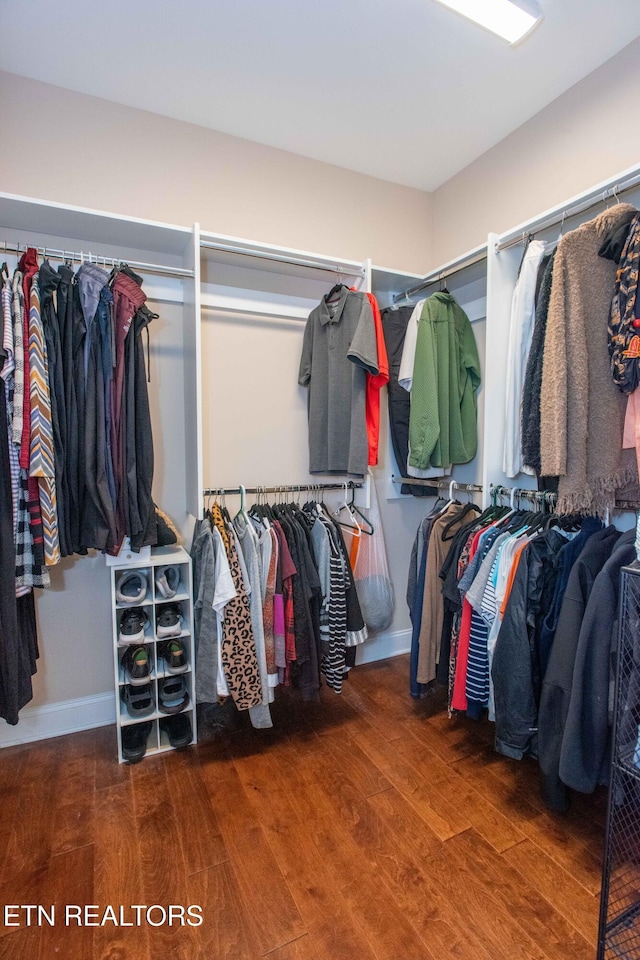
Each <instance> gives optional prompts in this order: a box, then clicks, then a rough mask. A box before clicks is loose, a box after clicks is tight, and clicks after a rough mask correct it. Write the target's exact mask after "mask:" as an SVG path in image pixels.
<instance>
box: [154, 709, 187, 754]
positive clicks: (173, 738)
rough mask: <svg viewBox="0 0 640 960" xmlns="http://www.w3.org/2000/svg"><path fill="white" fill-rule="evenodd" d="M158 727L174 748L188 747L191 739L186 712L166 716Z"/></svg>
mask: <svg viewBox="0 0 640 960" xmlns="http://www.w3.org/2000/svg"><path fill="white" fill-rule="evenodd" d="M160 729H161V730H164V732H165V733H166V735H167V736H168V737H169V743H170V744H171V746H172V747H174V748H175V749H176V750H180V749H182V748H183V747H188V746H189V744H190V743H191V741H192V740H193V729H192V727H191V720H190V719H189V717H188V716H187V714H186V713H179V714H177V716H175V717H167V718H166V719H164V720H161V721H160Z"/></svg>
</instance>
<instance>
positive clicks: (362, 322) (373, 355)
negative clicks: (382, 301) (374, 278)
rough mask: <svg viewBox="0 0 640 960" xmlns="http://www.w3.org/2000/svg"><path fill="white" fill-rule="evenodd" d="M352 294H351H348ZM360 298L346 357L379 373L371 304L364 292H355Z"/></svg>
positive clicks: (367, 369) (373, 372)
mask: <svg viewBox="0 0 640 960" xmlns="http://www.w3.org/2000/svg"><path fill="white" fill-rule="evenodd" d="M350 296H353V294H350ZM356 296H358V297H360V298H361V305H360V316H359V317H358V325H357V327H356V332H355V333H354V335H353V339H352V341H351V346H350V347H349V349H348V351H347V357H348V358H349V360H351V362H352V363H355V364H357V365H358V366H359V367H364V369H365V370H366V371H367V372H368V373H371V374H373V375H374V376H375V375H376V374H378V373H379V368H378V342H377V340H376V328H375V324H374V322H373V310H372V309H371V304H370V303H369V300H368V299H367V297H366V295H364V294H356Z"/></svg>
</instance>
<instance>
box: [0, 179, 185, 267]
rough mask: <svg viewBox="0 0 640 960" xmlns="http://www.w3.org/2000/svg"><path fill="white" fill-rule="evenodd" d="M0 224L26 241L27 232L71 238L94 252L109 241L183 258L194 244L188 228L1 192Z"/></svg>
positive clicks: (122, 245)
mask: <svg viewBox="0 0 640 960" xmlns="http://www.w3.org/2000/svg"><path fill="white" fill-rule="evenodd" d="M0 225H2V226H3V227H5V228H8V229H12V230H16V231H19V233H20V234H21V235H24V237H22V236H19V239H20V240H24V242H28V241H29V234H30V233H32V234H39V235H45V236H52V237H73V238H75V240H79V241H86V242H87V244H91V245H92V250H93V252H94V253H101V252H102V251H100V250H99V249H97V245H99V244H108V245H111V246H116V247H119V248H120V249H122V248H123V247H128V248H133V249H136V250H145V251H149V252H151V253H156V254H158V255H160V256H162V255H164V256H175V257H182V256H184V254H185V253H186V251H187V250H189V248H190V246H191V245H192V243H193V229H192V228H191V227H180V226H176V225H175V224H169V223H161V222H159V221H156V220H142V219H140V218H138V217H126V216H121V215H119V214H112V213H106V212H105V211H102V210H92V209H89V208H87V207H75V206H69V205H68V204H62V203H51V202H49V201H47V200H38V199H36V198H34V197H21V196H18V195H16V194H12V193H0ZM1 239H3V238H2V237H0V240H1ZM53 245H54V244H52V246H53Z"/></svg>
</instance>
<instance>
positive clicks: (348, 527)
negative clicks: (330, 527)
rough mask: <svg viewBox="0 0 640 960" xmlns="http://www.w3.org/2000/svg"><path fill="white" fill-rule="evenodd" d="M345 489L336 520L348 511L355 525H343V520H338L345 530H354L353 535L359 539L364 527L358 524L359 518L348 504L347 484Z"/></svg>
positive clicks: (335, 515)
mask: <svg viewBox="0 0 640 960" xmlns="http://www.w3.org/2000/svg"><path fill="white" fill-rule="evenodd" d="M343 488H344V501H343V502H342V503H341V504H340V505H339V507H338V508H337V510H335V512H334V514H333V516H334V518H335V519H336V520H337V519H338V515H339V514H340V513H341V512H342V511H343V510H346V511H347V513H348V514H349V519H350V520H351V521H352V524H353V525H351V524H348V523H343V521H342V520H338V523H339V524H340V526H341V527H344V528H345V530H353V535H354V537H359V536H360V534H361V533H362V527H361V526H360V524H359V523H358V520H357V517H356V516H355V514H354V513H352V511H351V507H350V506H349V504H348V502H347V489H348V485H347V484H346V483H344V484H343Z"/></svg>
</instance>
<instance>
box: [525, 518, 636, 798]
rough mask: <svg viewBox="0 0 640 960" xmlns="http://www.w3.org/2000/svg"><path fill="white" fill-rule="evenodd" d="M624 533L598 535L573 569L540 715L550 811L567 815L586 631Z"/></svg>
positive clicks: (541, 754) (540, 747) (540, 748)
mask: <svg viewBox="0 0 640 960" xmlns="http://www.w3.org/2000/svg"><path fill="white" fill-rule="evenodd" d="M619 538H620V533H619V532H618V531H617V530H616V529H615V527H606V528H605V529H604V530H600V531H596V532H595V533H593V534H592V535H591V536H590V537H589V538H588V540H587V542H586V543H585V544H584V546H583V548H582V550H581V552H580V554H579V556H578V557H577V559H576V561H575V563H574V564H573V566H572V567H571V570H570V573H569V578H568V582H567V586H566V589H565V592H564V597H563V599H562V604H561V607H560V613H559V616H558V623H557V626H556V630H555V633H554V637H553V640H552V644H551V649H550V651H549V658H548V663H547V668H546V670H545V673H544V680H543V684H542V692H541V695H540V708H539V711H538V752H539V757H540V770H541V774H542V779H541V783H542V796H543V799H544V800H545V803H546V804H547V806H549V807H550V808H551V809H553V810H559V811H564V810H566V809H567V807H568V805H569V804H568V791H567V787H566V785H565V784H564V783H563V782H562V780H561V779H560V752H561V749H562V740H563V737H564V731H565V728H566V723H567V715H568V712H569V703H570V700H571V687H572V681H573V670H574V665H575V660H576V650H577V649H578V640H579V637H580V629H581V627H582V622H583V620H584V615H585V611H586V609H587V605H588V603H589V598H590V596H591V592H592V590H593V585H594V583H595V580H596V577H597V575H598V574H599V573H600V571H601V570H602V568H603V566H604V565H605V563H606V561H607V559H608V558H609V557H610V556H611V553H612V550H613V548H614V546H615V544H616V542H617V541H618V540H619Z"/></svg>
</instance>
